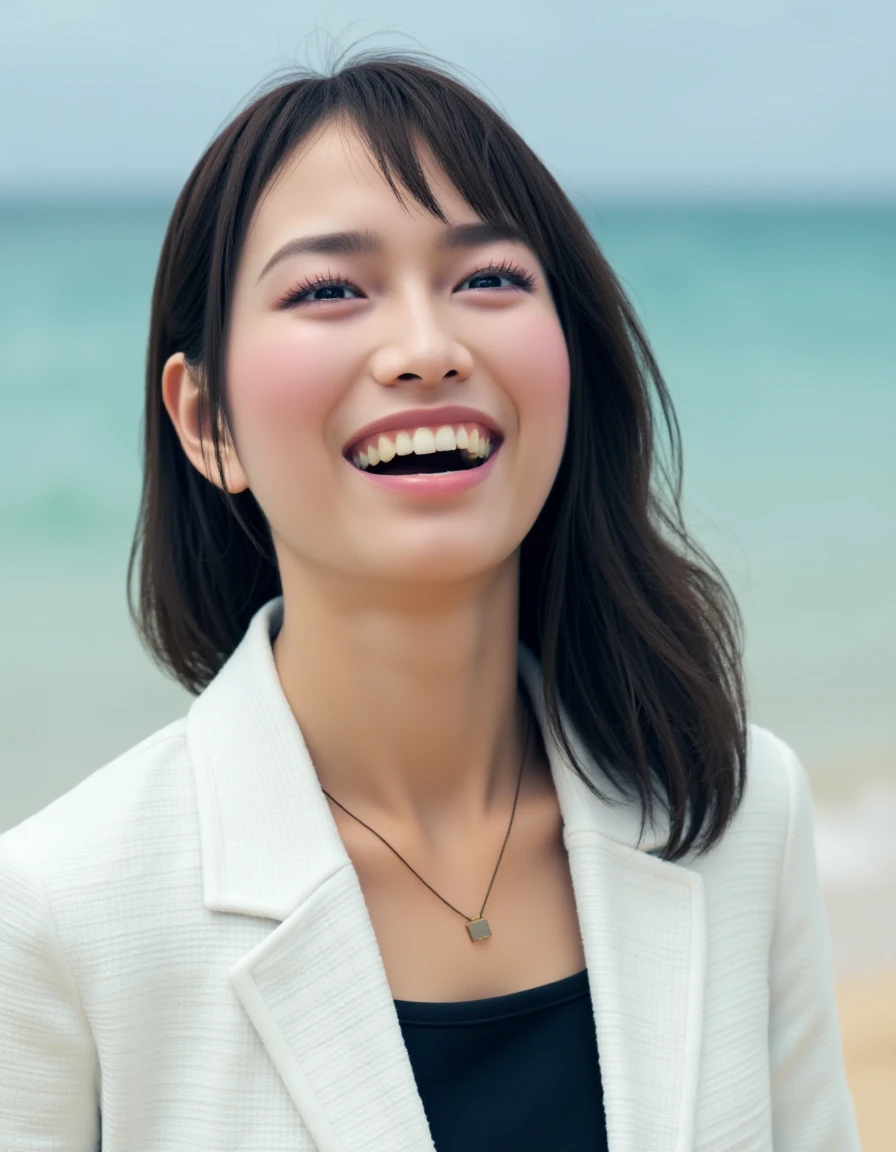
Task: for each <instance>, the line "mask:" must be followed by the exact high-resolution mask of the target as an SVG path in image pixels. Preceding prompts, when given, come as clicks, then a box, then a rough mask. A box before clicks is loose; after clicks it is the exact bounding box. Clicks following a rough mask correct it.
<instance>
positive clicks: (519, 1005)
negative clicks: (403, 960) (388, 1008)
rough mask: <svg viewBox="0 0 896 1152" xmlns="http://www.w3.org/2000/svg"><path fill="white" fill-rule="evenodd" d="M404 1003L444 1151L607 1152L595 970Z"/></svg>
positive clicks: (417, 1072)
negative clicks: (495, 992) (492, 992)
mask: <svg viewBox="0 0 896 1152" xmlns="http://www.w3.org/2000/svg"><path fill="white" fill-rule="evenodd" d="M395 1010H396V1012H397V1013H398V1020H399V1023H400V1024H401V1032H402V1035H403V1036H404V1042H405V1046H406V1047H407V1050H408V1056H409V1057H410V1060H411V1067H412V1068H413V1069H414V1077H415V1079H416V1081H417V1087H418V1090H419V1092H420V1097H421V1099H422V1100H423V1107H424V1109H425V1111H426V1116H427V1119H428V1120H429V1127H430V1130H431V1132H432V1135H433V1140H434V1142H435V1146H436V1149H437V1152H495V1149H496V1148H512V1149H513V1152H544V1150H545V1149H546V1148H558V1149H562V1150H563V1152H606V1150H607V1134H606V1126H605V1124H604V1110H603V1097H602V1095H601V1088H600V1065H599V1062H598V1055H597V1047H596V1044H595V1036H594V1019H593V1017H592V1014H591V1000H590V997H589V991H588V972H587V970H586V971H584V972H577V973H575V974H574V975H572V976H567V977H566V979H564V980H556V981H553V982H552V983H550V984H542V985H540V986H539V987H537V988H527V989H525V990H524V991H522V992H515V993H512V994H511V995H509V996H489V997H487V998H486V999H484V1000H466V1001H461V1002H458V1003H453V1002H450V1001H449V1002H447V1003H419V1002H417V1001H413V1000H396V1001H395Z"/></svg>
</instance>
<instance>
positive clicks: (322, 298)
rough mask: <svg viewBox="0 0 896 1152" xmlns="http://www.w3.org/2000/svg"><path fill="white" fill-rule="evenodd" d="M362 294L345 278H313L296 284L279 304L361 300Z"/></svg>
mask: <svg viewBox="0 0 896 1152" xmlns="http://www.w3.org/2000/svg"><path fill="white" fill-rule="evenodd" d="M361 299H363V294H362V293H361V292H359V291H358V289H357V288H353V287H352V285H351V284H349V283H348V282H347V281H345V280H315V281H313V283H309V282H308V281H305V283H303V284H297V285H296V287H295V288H293V289H291V290H290V291H289V292H288V293H287V294H286V296H284V297H283V299H282V300H281V304H284V305H285V304H326V303H328V302H329V301H336V300H361Z"/></svg>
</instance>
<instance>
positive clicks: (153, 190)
mask: <svg viewBox="0 0 896 1152" xmlns="http://www.w3.org/2000/svg"><path fill="white" fill-rule="evenodd" d="M565 191H566V193H567V195H568V196H570V198H571V199H572V201H573V203H575V204H576V206H577V207H579V208H580V209H582V210H589V209H590V210H599V211H645V212H650V211H661V212H680V213H682V214H687V213H689V212H714V211H715V212H726V213H738V214H744V215H750V214H754V213H755V214H763V213H787V212H793V213H800V214H804V213H806V212H810V213H819V214H826V213H831V214H837V213H849V212H862V213H866V212H867V213H875V214H877V213H883V214H886V213H891V212H896V189H893V190H891V191H887V192H881V191H873V192H871V191H869V192H867V193H835V194H831V193H828V192H824V191H819V192H816V193H807V192H790V193H788V192H784V191H782V192H771V191H768V192H766V191H759V192H751V193H746V194H739V195H738V194H735V193H732V192H729V191H703V192H696V191H694V192H685V191H675V190H667V191H665V192H650V191H634V190H632V191H630V192H624V191H619V190H606V191H605V190H602V189H600V188H599V187H593V188H587V187H584V186H581V187H578V188H576V187H567V188H566V189H565ZM179 194H180V188H175V187H173V186H158V187H150V188H146V189H141V188H133V187H121V188H93V187H78V186H73V187H70V188H53V187H47V186H38V187H34V188H4V187H2V186H0V211H10V210H12V211H16V210H25V211H29V210H39V209H45V210H58V209H78V208H83V209H97V208H102V209H105V208H116V207H121V208H153V209H158V208H169V209H170V208H173V207H174V203H175V201H176V200H177V197H178V195H179Z"/></svg>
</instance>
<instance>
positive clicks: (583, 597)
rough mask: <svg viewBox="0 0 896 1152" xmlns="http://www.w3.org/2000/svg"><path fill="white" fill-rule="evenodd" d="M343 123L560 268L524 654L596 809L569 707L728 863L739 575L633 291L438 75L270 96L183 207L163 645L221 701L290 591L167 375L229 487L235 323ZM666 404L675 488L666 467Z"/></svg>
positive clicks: (638, 791)
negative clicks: (190, 378)
mask: <svg viewBox="0 0 896 1152" xmlns="http://www.w3.org/2000/svg"><path fill="white" fill-rule="evenodd" d="M334 117H339V118H342V119H345V120H347V121H349V122H351V123H352V124H353V125H354V126H355V127H356V128H357V129H358V130H359V131H360V133H361V134H362V137H363V138H364V139H365V140H366V142H367V144H368V146H369V148H370V151H371V154H372V156H373V157H374V159H375V161H376V162H377V163H378V164H379V166H380V168H381V170H382V172H383V174H384V176H385V177H386V178H387V179H388V181H389V182H390V184H391V186H392V188H393V190H394V191H395V193H396V195H397V196H399V197H401V196H402V191H405V192H406V193H408V194H410V195H411V196H412V197H413V198H414V200H416V201H417V202H418V203H419V204H420V205H422V206H423V207H424V208H426V209H427V210H428V211H430V212H432V213H433V215H434V216H436V217H437V218H439V219H442V220H444V219H445V217H444V215H443V213H442V210H441V208H440V206H439V204H438V203H437V202H436V200H435V199H434V197H433V195H432V192H431V190H430V188H429V187H428V185H427V183H426V181H425V179H424V176H423V172H422V170H421V168H420V164H419V161H418V156H417V151H416V147H417V143H418V141H419V140H421V139H422V140H424V141H425V142H426V144H427V145H428V146H429V147H430V148H431V150H432V153H433V154H434V156H435V157H436V158H437V160H438V161H439V163H440V165H441V166H442V168H443V169H444V171H445V172H446V173H447V174H448V176H449V178H450V179H451V180H452V181H453V182H454V184H455V185H456V187H457V189H458V191H459V192H460V194H461V195H462V196H463V197H464V199H465V200H466V201H467V202H468V203H469V204H470V206H471V208H472V209H473V210H474V211H475V212H476V213H477V214H478V215H479V216H480V217H481V218H482V219H483V220H486V221H488V222H489V223H494V224H499V225H500V224H510V225H512V226H515V227H517V228H518V229H520V230H521V231H522V233H523V234H524V235H525V236H526V238H527V239H528V242H529V244H530V246H531V247H532V249H533V250H534V252H535V254H536V255H537V256H538V258H539V260H540V261H541V263H542V266H543V267H544V269H545V271H546V273H547V276H548V282H549V285H550V290H551V293H552V295H553V299H554V302H555V306H556V308H557V312H558V315H559V318H560V322H561V324H562V327H563V331H564V333H565V337H566V342H567V346H568V351H569V358H570V368H571V393H570V414H569V426H568V434H567V440H566V445H565V448H564V453H563V458H562V462H561V465H560V469H559V472H558V474H557V477H556V480H555V483H554V485H553V488H552V490H551V492H550V495H549V496H548V499H547V501H546V503H545V506H544V508H543V510H542V511H541V513H540V515H539V517H538V519H537V520H536V522H535V524H534V525H533V527H532V529H531V531H530V532H529V534H528V535H527V536H526V538H525V540H524V541H523V544H522V550H521V558H520V612H519V636H520V639H521V640H522V641H523V643H525V644H526V645H527V646H528V647H529V648H530V649H531V650H532V651H533V653H534V654H535V655H536V656H537V657H538V658H539V660H540V661H541V666H542V672H543V676H544V682H545V690H546V692H545V695H546V705H547V712H548V717H549V724H550V727H551V731H552V733H553V735H554V736H555V738H557V739H558V740H559V741H560V742H561V744H562V746H563V748H564V751H565V752H566V754H567V755H568V756H569V757H570V760H571V761H572V763H573V765H574V768H575V770H576V771H577V773H578V774H579V775H580V776H582V778H583V779H584V780H585V781H586V782H587V783H588V785H589V787H590V788H591V789H592V791H594V792H595V793H596V794H597V795H602V794H601V792H600V791H599V789H598V787H597V784H596V782H595V781H594V780H592V779H591V778H590V777H589V775H588V772H587V769H586V768H584V767H583V766H582V764H581V763H580V762H579V761H578V759H577V757H576V755H575V752H574V750H573V748H572V747H571V746H570V743H569V740H568V739H567V736H566V734H565V732H564V731H563V726H562V721H561V719H560V715H559V711H558V707H557V704H558V700H559V701H560V702H562V705H563V707H564V709H565V711H566V713H567V715H568V717H569V720H570V722H571V723H572V724H573V726H574V727H575V729H576V731H577V732H578V734H579V736H580V738H581V740H582V742H583V744H584V748H585V751H586V754H587V755H590V756H592V757H593V758H594V760H595V761H596V762H598V763H599V764H600V765H601V767H602V769H603V770H604V771H605V772H606V774H607V776H608V777H609V778H610V779H611V780H612V781H613V782H615V783H616V784H617V785H618V786H619V787H620V788H621V789H622V790H623V791H624V792H625V794H626V795H627V796H629V797H632V798H634V797H637V798H638V799H639V801H640V804H641V814H642V821H644V822H646V821H647V820H648V819H650V818H651V817H652V815H653V812H654V804H656V803H660V804H661V805H664V806H665V807H666V809H667V811H668V813H669V815H670V837H669V840H668V842H667V844H666V846H665V848H664V850H663V855H664V857H665V858H667V859H673V860H674V859H678V858H680V857H681V856H683V855H684V854H685V853H686V852H688V851H689V850H691V849H692V848H693V849H694V850H695V851H697V852H703V851H705V850H706V849H708V848H709V847H710V846H711V845H712V844H714V843H715V842H716V841H717V840H718V839H719V838H720V837H721V835H722V833H723V832H724V830H725V828H726V826H727V824H728V823H729V822H730V820H731V818H732V817H733V815H734V813H735V811H736V809H737V806H738V804H739V802H740V798H741V795H742V790H743V783H744V779H745V773H746V741H747V723H746V704H745V690H744V683H743V669H742V630H743V626H742V621H741V617H740V614H739V611H738V608H737V605H736V603H735V600H734V597H733V595H732V593H731V591H730V589H729V587H728V585H727V584H726V583H725V580H724V578H723V577H722V574H721V572H720V571H719V570H718V568H717V567H716V566H715V565H714V564H713V563H712V561H711V560H710V559H709V557H708V556H706V555H705V554H704V553H703V552H702V551H701V550H700V549H699V548H698V547H697V545H696V544H695V543H694V542H693V541H692V540H691V538H690V537H689V535H688V533H687V530H686V528H685V525H684V521H683V517H682V512H681V484H682V465H681V446H680V430H679V426H678V422H677V419H676V416H675V413H674V410H673V407H672V403H671V399H670V397H669V394H668V391H667V388H666V385H665V383H664V381H663V378H662V376H661V374H660V371H659V368H658V366H657V363H656V361H655V359H654V357H653V354H652V352H651V350H650V347H649V345H648V342H647V339H646V337H645V335H644V333H643V331H642V329H641V327H640V324H639V321H638V319H637V317H636V315H635V312H634V310H633V308H632V306H631V304H630V303H629V301H628V299H627V298H626V296H625V293H624V292H623V290H622V288H621V286H620V284H619V281H618V280H617V278H616V276H615V275H614V273H613V271H612V270H611V268H610V267H609V265H608V264H607V262H606V260H605V259H604V257H603V255H602V254H601V252H600V250H599V248H598V247H597V245H596V243H595V241H594V239H593V238H592V236H591V235H590V233H589V231H588V229H587V227H586V225H585V224H584V222H583V220H582V218H581V217H580V215H579V214H578V212H577V211H576V210H575V208H574V207H573V206H572V204H571V203H570V201H569V200H568V199H567V197H566V196H565V194H564V193H563V191H562V190H561V189H560V187H559V185H558V184H557V183H556V181H555V180H554V179H553V177H552V176H551V175H550V173H549V172H548V171H547V169H546V168H545V167H544V165H543V164H542V163H541V162H540V161H539V159H538V158H537V157H536V156H535V155H534V153H533V152H532V151H531V150H530V149H529V148H528V147H527V145H526V144H525V143H524V142H523V140H522V139H521V138H520V137H519V136H518V135H517V134H516V132H515V131H514V130H513V129H512V128H511V127H510V126H509V125H508V124H507V123H506V121H505V120H504V119H503V118H502V117H501V116H499V115H498V113H497V112H496V111H495V110H494V109H493V108H492V107H491V106H490V105H489V104H488V103H487V102H486V101H485V100H483V99H482V98H480V97H479V96H478V95H476V94H475V93H474V92H473V91H472V90H471V89H470V88H469V87H467V86H466V85H464V84H462V83H460V82H459V81H458V80H457V79H456V78H455V77H454V76H452V75H451V73H450V72H449V70H448V69H447V68H446V67H445V66H444V65H442V64H441V63H440V62H434V61H432V60H431V59H430V58H429V57H423V56H421V55H420V54H415V55H410V54H408V53H404V52H395V53H389V54H385V55H383V54H379V55H363V56H357V57H355V58H354V59H352V60H350V61H349V62H348V63H347V64H346V65H344V66H343V67H341V68H339V69H338V70H336V71H331V72H330V74H328V75H318V74H315V73H311V72H306V71H302V72H300V73H298V74H293V75H291V76H290V77H289V78H287V79H286V80H283V79H281V80H279V81H278V82H277V83H276V84H275V85H269V86H268V87H267V88H266V89H263V90H262V91H261V93H260V94H258V95H256V96H255V98H254V99H253V100H252V102H251V103H250V104H249V105H248V106H247V107H245V108H244V109H243V110H242V111H241V112H239V113H238V114H237V115H236V117H235V118H234V119H233V120H232V122H231V123H229V124H228V125H227V126H226V127H225V128H224V129H223V130H222V131H221V132H220V134H219V135H218V136H217V137H216V139H215V140H214V141H213V142H212V144H211V145H210V146H209V148H208V149H207V151H206V152H205V154H204V155H203V156H202V158H201V159H200V160H199V162H198V164H197V165H196V167H195V168H194V169H193V171H192V173H191V174H190V176H189V178H188V180H187V182H186V184H185V186H184V188H183V190H182V191H181V193H180V196H179V197H178V199H177V202H176V204H175V207H174V210H173V213H172V216H171V220H170V222H169V225H168V229H167V233H166V235H165V240H164V244H163V247H162V252H161V257H160V260H159V267H158V272H157V275H156V281H155V287H154V291H153V298H152V317H151V327H150V333H149V346H148V353H147V365H146V409H145V416H144V420H145V425H144V436H145V440H144V452H145V457H144V474H143V492H142V499H141V505H140V511H139V517H138V522H137V528H136V533H135V538H134V541H133V545H132V548H131V553H130V560H129V565H128V589H129V591H128V598H129V606H130V610H131V614H132V617H133V619H134V621H135V623H136V625H137V628H138V630H139V632H140V634H141V637H142V639H143V641H144V643H145V644H146V645H147V646H148V648H149V650H150V651H151V653H152V654H153V655H154V657H155V659H156V660H157V661H158V662H159V663H160V664H161V665H162V666H163V667H165V668H166V669H167V670H168V671H170V672H171V673H172V674H173V675H174V676H175V677H176V678H177V679H178V680H179V681H180V682H181V683H182V684H184V685H185V686H186V687H187V688H189V689H190V690H191V691H194V692H198V691H200V690H201V689H202V688H203V687H204V686H205V685H206V684H208V682H209V681H210V680H211V679H212V678H213V677H214V675H215V674H216V673H217V671H218V670H219V669H220V668H221V666H222V664H223V663H224V662H225V660H226V659H227V658H228V657H229V656H230V654H231V653H232V652H233V650H234V649H235V647H236V646H237V644H238V643H239V641H240V640H241V639H242V637H243V635H244V633H245V631H246V628H247V626H248V624H249V621H250V619H251V617H252V616H253V614H254V613H255V612H256V611H257V610H258V608H260V607H261V605H262V604H264V603H265V602H266V601H267V600H269V599H270V598H271V597H273V596H277V595H279V594H280V592H281V588H280V579H279V574H278V571H277V566H276V560H275V557H274V552H273V546H272V541H271V536H270V531H269V528H268V525H267V521H266V519H265V517H264V515H263V513H262V511H261V509H260V507H259V506H258V504H257V503H256V501H255V498H254V497H253V495H252V494H251V492H249V491H245V492H242V493H240V494H238V495H231V494H229V493H227V492H225V491H222V490H221V489H219V488H218V487H216V486H215V485H213V484H211V483H210V482H209V481H208V480H207V479H206V478H205V477H204V476H202V475H201V474H200V473H199V472H198V471H197V470H196V469H195V468H194V467H193V466H192V465H191V464H190V463H189V461H188V460H187V457H186V456H185V454H184V452H183V451H182V449H181V446H180V443H179V441H178V438H177V435H176V433H175V430H174V427H173V425H172V423H171V421H170V418H169V417H168V414H167V412H166V410H165V408H164V405H163V403H162V399H161V377H162V369H163V366H164V364H165V362H166V360H167V359H168V357H169V356H171V355H172V354H173V353H175V352H178V351H182V352H183V353H184V354H185V356H186V359H187V362H188V363H189V364H190V365H191V366H192V367H193V368H194V370H195V371H196V372H197V374H198V376H199V378H200V381H201V386H202V395H201V400H200V404H201V411H202V413H203V414H204V416H205V417H207V418H208V422H209V423H208V426H209V427H210V432H211V440H212V444H213V447H214V455H215V459H216V461H217V466H218V469H219V472H220V473H221V475H222V481H223V472H222V463H221V449H220V445H221V431H222V429H223V430H228V429H229V428H230V423H229V419H228V408H227V390H226V387H225V373H226V364H225V352H226V340H227V331H228V319H229V310H230V306H231V297H232V289H233V284H234V278H235V274H236V271H237V265H238V262H239V259H240V253H241V250H242V247H243V243H244V240H245V237H246V232H247V229H248V226H249V222H250V220H251V217H252V214H253V211H254V210H255V208H256V207H257V205H258V202H259V199H260V197H261V196H262V195H263V193H264V191H265V190H266V189H267V188H268V186H269V185H270V183H271V181H272V179H273V178H274V177H275V176H276V175H277V174H278V172H279V171H280V170H281V169H282V167H283V165H284V163H285V162H286V161H287V160H288V159H289V158H290V157H291V155H292V154H293V153H294V151H295V149H296V147H297V146H298V145H299V144H300V143H301V142H303V141H304V140H306V139H307V138H308V137H309V135H310V134H311V133H313V132H315V131H317V130H319V129H320V128H322V127H323V126H324V125H325V124H326V123H327V122H328V121H330V120H332V119H333V118H334ZM654 400H655V401H656V402H658V411H659V413H660V414H661V416H662V422H663V426H664V428H665V430H666V432H667V433H668V438H669V443H670V448H671V468H667V467H666V466H665V464H664V463H663V461H662V460H661V459H660V457H659V453H658V451H657V447H658V446H657V443H656V423H657V419H656V417H657V412H656V411H655V410H654V408H653V407H652V403H653V402H654ZM657 480H662V481H663V482H664V484H665V489H666V491H665V492H663V491H662V490H661V488H660V486H659V485H658V484H657V483H656V481H657ZM138 556H139V561H138ZM138 562H139V589H138V593H137V595H136V603H135V597H134V595H133V593H132V588H131V585H132V577H133V575H134V570H135V567H136V566H137V564H138ZM604 798H605V799H607V798H606V797H604ZM642 826H643V825H642Z"/></svg>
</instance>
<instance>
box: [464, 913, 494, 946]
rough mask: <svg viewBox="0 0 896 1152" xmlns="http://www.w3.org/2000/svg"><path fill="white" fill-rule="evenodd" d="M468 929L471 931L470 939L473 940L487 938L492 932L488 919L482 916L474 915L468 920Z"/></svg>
mask: <svg viewBox="0 0 896 1152" xmlns="http://www.w3.org/2000/svg"><path fill="white" fill-rule="evenodd" d="M467 931H468V932H469V933H470V939H471V940H473V941H476V940H487V939H488V938H489V936H491V934H492V930H491V928H490V927H489V925H488V920H485V919H483V917H482V916H474V917H473V919H472V920H468V921H467Z"/></svg>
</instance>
